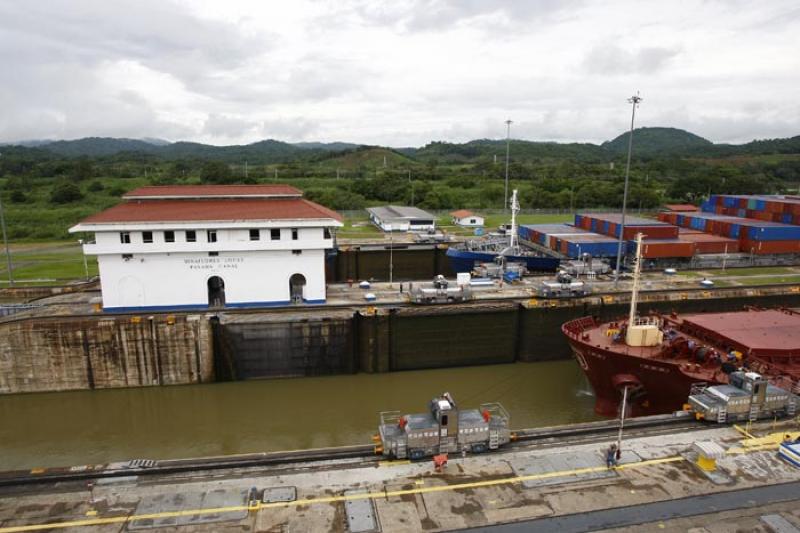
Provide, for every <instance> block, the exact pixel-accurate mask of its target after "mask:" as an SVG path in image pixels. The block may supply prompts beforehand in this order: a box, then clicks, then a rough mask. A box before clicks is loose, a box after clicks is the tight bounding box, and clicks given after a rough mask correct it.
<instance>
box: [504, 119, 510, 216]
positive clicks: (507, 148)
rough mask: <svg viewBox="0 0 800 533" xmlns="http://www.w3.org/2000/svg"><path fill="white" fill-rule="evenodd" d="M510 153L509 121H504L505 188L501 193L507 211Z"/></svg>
mask: <svg viewBox="0 0 800 533" xmlns="http://www.w3.org/2000/svg"><path fill="white" fill-rule="evenodd" d="M510 153H511V119H508V120H506V186H505V190H504V193H503V210H504V211H508V159H509V154H510Z"/></svg>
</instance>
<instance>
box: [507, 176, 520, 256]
mask: <svg viewBox="0 0 800 533" xmlns="http://www.w3.org/2000/svg"><path fill="white" fill-rule="evenodd" d="M517 213H519V200H518V199H517V189H514V192H513V194H512V195H511V238H510V239H509V241H508V245H509V247H510V248H511V249H512V250H513V251H514V252H515V253H516V251H517V249H518V248H519V236H518V235H517Z"/></svg>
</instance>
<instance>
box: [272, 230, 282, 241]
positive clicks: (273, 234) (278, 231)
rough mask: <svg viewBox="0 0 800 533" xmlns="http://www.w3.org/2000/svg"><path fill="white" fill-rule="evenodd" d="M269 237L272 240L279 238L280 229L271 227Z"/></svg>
mask: <svg viewBox="0 0 800 533" xmlns="http://www.w3.org/2000/svg"><path fill="white" fill-rule="evenodd" d="M269 238H270V239H272V240H273V241H279V240H281V230H280V229H271V230H269Z"/></svg>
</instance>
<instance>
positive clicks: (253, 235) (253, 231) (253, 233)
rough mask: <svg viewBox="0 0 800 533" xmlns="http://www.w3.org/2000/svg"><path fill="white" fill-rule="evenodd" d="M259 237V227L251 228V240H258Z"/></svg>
mask: <svg viewBox="0 0 800 533" xmlns="http://www.w3.org/2000/svg"><path fill="white" fill-rule="evenodd" d="M259 239H261V231H260V230H257V229H251V230H250V240H251V241H257V240H259Z"/></svg>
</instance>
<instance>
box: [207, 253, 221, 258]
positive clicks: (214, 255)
mask: <svg viewBox="0 0 800 533" xmlns="http://www.w3.org/2000/svg"><path fill="white" fill-rule="evenodd" d="M218 255H219V252H208V257H217V256H218Z"/></svg>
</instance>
